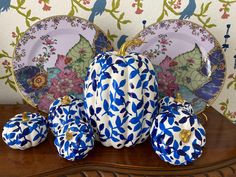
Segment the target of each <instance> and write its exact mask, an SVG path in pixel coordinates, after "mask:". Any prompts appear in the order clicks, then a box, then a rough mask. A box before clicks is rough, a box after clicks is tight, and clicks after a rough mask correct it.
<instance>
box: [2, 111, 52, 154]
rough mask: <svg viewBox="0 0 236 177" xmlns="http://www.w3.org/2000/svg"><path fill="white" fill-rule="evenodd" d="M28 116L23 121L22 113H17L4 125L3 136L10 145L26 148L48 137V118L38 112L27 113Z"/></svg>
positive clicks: (16, 147)
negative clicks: (26, 119)
mask: <svg viewBox="0 0 236 177" xmlns="http://www.w3.org/2000/svg"><path fill="white" fill-rule="evenodd" d="M27 117H28V121H22V114H17V115H15V117H13V118H11V119H10V120H9V121H8V122H7V123H6V124H5V125H4V127H3V132H2V138H3V141H4V142H5V143H6V144H7V145H8V146H9V147H11V148H13V149H20V150H25V149H28V148H30V147H34V146H37V145H38V144H40V143H42V142H43V141H44V140H45V139H46V138H47V134H48V122H47V120H46V119H45V118H44V117H43V116H41V115H40V114H38V113H27Z"/></svg>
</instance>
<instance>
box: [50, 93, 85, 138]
mask: <svg viewBox="0 0 236 177" xmlns="http://www.w3.org/2000/svg"><path fill="white" fill-rule="evenodd" d="M80 119H83V120H84V121H86V120H85V119H86V118H85V112H84V102H83V101H82V100H80V99H77V98H75V97H73V96H64V97H60V98H58V99H56V100H55V101H54V102H53V103H52V104H51V105H50V108H49V114H48V122H49V127H50V129H51V131H52V132H53V134H54V135H55V136H56V135H57V132H58V131H59V129H61V128H62V127H63V125H65V124H66V123H68V122H72V121H79V120H80Z"/></svg>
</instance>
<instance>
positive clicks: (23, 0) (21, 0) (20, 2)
mask: <svg viewBox="0 0 236 177" xmlns="http://www.w3.org/2000/svg"><path fill="white" fill-rule="evenodd" d="M24 3H25V0H17V4H18V6H19V7H20V6H22V5H23V4H24Z"/></svg>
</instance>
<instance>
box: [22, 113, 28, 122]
mask: <svg viewBox="0 0 236 177" xmlns="http://www.w3.org/2000/svg"><path fill="white" fill-rule="evenodd" d="M28 120H29V118H28V116H27V112H23V113H22V121H23V122H27V121H28Z"/></svg>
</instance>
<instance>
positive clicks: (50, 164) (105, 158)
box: [0, 105, 236, 177]
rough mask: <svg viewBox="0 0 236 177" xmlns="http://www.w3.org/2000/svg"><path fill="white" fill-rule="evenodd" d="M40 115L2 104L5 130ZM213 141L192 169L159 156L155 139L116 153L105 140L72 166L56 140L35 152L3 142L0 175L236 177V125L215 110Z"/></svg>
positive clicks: (210, 122)
mask: <svg viewBox="0 0 236 177" xmlns="http://www.w3.org/2000/svg"><path fill="white" fill-rule="evenodd" d="M23 111H31V112H35V111H36V110H35V109H34V108H31V107H30V106H27V105H0V113H1V114H0V115H1V119H0V128H1V130H2V126H3V125H4V123H5V122H6V121H7V120H8V119H9V118H10V117H12V116H14V115H15V114H17V113H21V112H23ZM205 114H207V116H208V118H209V120H208V122H207V124H206V125H205V128H206V132H207V143H206V147H205V148H204V152H203V154H202V157H201V158H199V159H198V160H196V161H195V162H194V163H193V164H191V165H188V166H172V165H169V164H167V163H165V162H163V161H161V160H160V159H159V157H158V156H157V155H156V154H155V153H154V152H153V150H152V147H151V144H150V140H147V141H146V142H145V143H143V144H140V145H137V146H135V147H131V148H123V149H120V150H116V149H113V148H107V147H104V146H102V145H101V144H100V143H99V142H97V143H96V144H95V148H94V149H93V150H92V151H91V152H90V154H89V155H88V157H86V158H85V159H83V160H80V161H75V162H70V161H66V160H65V159H62V158H60V157H59V156H58V155H57V151H56V148H55V147H54V145H53V136H52V134H49V137H48V139H47V140H46V141H45V142H44V143H42V144H40V145H39V146H37V147H35V148H31V149H28V150H25V151H20V150H13V149H10V148H9V147H8V146H7V145H6V144H4V142H3V141H2V140H1V141H0V176H4V177H6V176H24V177H25V176H50V177H62V176H65V177H75V176H79V177H80V176H81V177H90V176H91V177H96V176H98V177H131V176H132V177H140V176H145V177H149V176H150V177H154V176H171V177H173V176H191V177H193V176H194V177H218V176H219V177H228V176H229V177H233V176H236V175H235V174H236V126H235V125H233V124H232V123H231V122H230V121H228V120H227V119H225V118H224V117H223V116H222V115H221V114H219V113H218V112H217V111H215V110H214V109H213V108H211V107H210V108H208V110H206V111H205Z"/></svg>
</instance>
